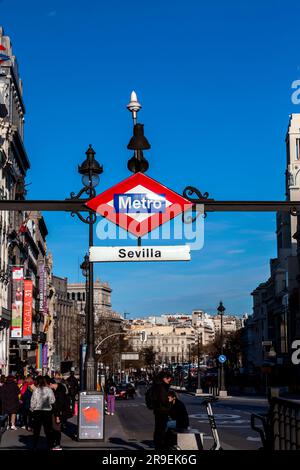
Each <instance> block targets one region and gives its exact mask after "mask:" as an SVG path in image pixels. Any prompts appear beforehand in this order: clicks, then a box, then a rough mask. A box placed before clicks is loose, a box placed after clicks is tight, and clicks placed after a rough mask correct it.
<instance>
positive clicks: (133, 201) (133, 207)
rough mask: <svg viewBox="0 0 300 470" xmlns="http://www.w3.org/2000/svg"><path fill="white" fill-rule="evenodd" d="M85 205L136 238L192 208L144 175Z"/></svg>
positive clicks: (112, 189)
mask: <svg viewBox="0 0 300 470" xmlns="http://www.w3.org/2000/svg"><path fill="white" fill-rule="evenodd" d="M86 205H87V206H88V207H89V208H90V209H93V210H94V211H95V212H97V213H98V214H101V215H102V216H103V217H106V219H108V220H110V221H111V222H113V223H114V224H116V225H118V226H119V227H122V228H123V229H125V230H127V231H128V232H130V233H132V234H133V235H135V236H137V237H142V236H143V235H146V233H148V232H151V231H152V230H154V229H156V228H157V227H159V226H160V225H162V224H164V223H165V222H169V221H170V220H171V219H173V218H174V217H176V216H177V215H179V214H181V213H182V212H184V211H186V210H189V209H191V208H192V203H191V202H190V201H188V200H187V199H185V198H183V197H182V196H180V195H179V194H177V193H175V192H174V191H171V190H170V189H168V188H167V187H166V186H163V185H162V184H160V183H158V182H157V181H155V180H154V179H152V178H149V176H146V175H144V174H143V173H136V174H134V175H132V176H130V177H129V178H127V179H126V180H124V181H122V182H121V183H119V184H117V185H115V186H113V187H112V188H110V189H108V190H107V191H104V193H102V194H99V196H96V197H95V198H93V199H91V200H90V201H88V202H87V203H86Z"/></svg>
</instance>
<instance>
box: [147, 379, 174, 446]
mask: <svg viewBox="0 0 300 470" xmlns="http://www.w3.org/2000/svg"><path fill="white" fill-rule="evenodd" d="M171 381H172V375H171V374H170V372H168V371H161V372H159V374H158V375H157V378H156V379H155V380H154V382H153V385H152V387H153V389H152V403H153V413H154V420H155V424H154V435H153V440H154V446H155V450H157V451H164V450H166V449H167V444H166V430H167V422H168V419H169V411H170V402H169V398H168V392H169V388H170V384H171Z"/></svg>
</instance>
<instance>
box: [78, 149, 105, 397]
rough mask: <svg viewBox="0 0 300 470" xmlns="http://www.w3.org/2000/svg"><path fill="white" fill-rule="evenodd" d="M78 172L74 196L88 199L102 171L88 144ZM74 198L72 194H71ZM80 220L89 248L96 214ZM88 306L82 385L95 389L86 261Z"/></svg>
mask: <svg viewBox="0 0 300 470" xmlns="http://www.w3.org/2000/svg"><path fill="white" fill-rule="evenodd" d="M78 171H79V173H80V174H81V175H82V182H83V185H84V187H83V189H82V190H81V191H80V192H79V194H78V195H77V196H75V198H76V197H77V198H79V197H80V196H81V194H83V193H86V194H87V195H88V197H89V199H92V198H93V197H95V196H96V191H95V187H96V186H97V185H98V183H99V175H100V174H101V173H102V172H103V168H102V166H100V165H99V163H98V162H97V160H96V159H95V151H94V150H93V148H92V146H91V145H90V146H89V148H88V150H87V151H86V159H85V160H84V162H83V163H82V164H81V165H80V166H79V167H78ZM72 198H74V195H72ZM77 215H78V217H79V218H80V220H82V221H83V222H85V223H87V224H88V225H89V248H90V247H92V246H93V243H94V223H95V222H96V216H95V214H94V213H93V212H92V211H89V215H88V217H87V218H86V219H84V218H83V217H82V216H81V215H80V214H79V213H77ZM87 302H88V307H87V309H86V312H87V318H86V332H87V350H86V356H85V362H84V385H85V390H86V391H95V390H96V359H95V332H94V266H93V263H92V262H90V261H88V295H87Z"/></svg>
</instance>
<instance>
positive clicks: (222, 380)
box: [220, 312, 226, 392]
mask: <svg viewBox="0 0 300 470" xmlns="http://www.w3.org/2000/svg"><path fill="white" fill-rule="evenodd" d="M220 315H221V355H222V356H223V312H220ZM225 390H226V389H225V381H224V363H223V362H222V363H221V377H220V391H221V392H224V391H225Z"/></svg>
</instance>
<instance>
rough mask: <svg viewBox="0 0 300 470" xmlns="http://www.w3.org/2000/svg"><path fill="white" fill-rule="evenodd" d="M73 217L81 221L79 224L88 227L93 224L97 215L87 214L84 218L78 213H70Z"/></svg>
mask: <svg viewBox="0 0 300 470" xmlns="http://www.w3.org/2000/svg"><path fill="white" fill-rule="evenodd" d="M75 215H76V216H77V217H78V219H80V220H81V222H83V223H84V224H88V225H92V224H94V223H95V222H96V220H97V215H96V214H95V213H94V212H89V215H88V216H87V217H85V218H84V217H83V216H82V215H81V214H80V212H77V211H73V212H71V217H75Z"/></svg>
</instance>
